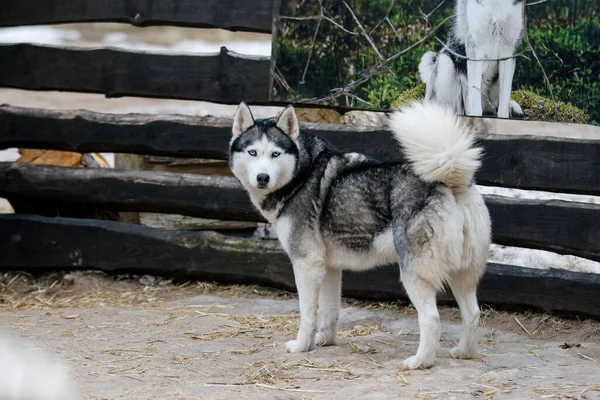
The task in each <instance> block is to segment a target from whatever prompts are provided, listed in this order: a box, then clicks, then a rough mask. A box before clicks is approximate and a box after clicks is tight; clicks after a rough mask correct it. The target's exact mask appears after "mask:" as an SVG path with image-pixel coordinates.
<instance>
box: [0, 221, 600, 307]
mask: <svg viewBox="0 0 600 400" xmlns="http://www.w3.org/2000/svg"><path fill="white" fill-rule="evenodd" d="M0 268H1V269H9V268H10V269H23V270H28V271H35V270H42V269H50V268H76V269H80V268H87V269H90V268H91V269H100V270H103V271H107V272H114V273H123V272H132V273H138V274H142V273H148V274H155V275H163V276H174V277H179V278H188V279H198V280H203V281H213V280H216V281H220V282H227V283H258V284H263V285H269V286H273V287H278V288H283V289H288V290H293V289H294V287H295V284H294V277H293V272H292V267H291V265H290V262H289V259H288V257H287V256H286V255H285V253H284V252H283V250H282V249H281V247H280V245H279V243H278V242H276V241H256V240H253V239H244V238H232V237H227V236H223V235H220V234H217V233H214V232H187V231H170V230H163V229H152V228H147V227H143V226H139V225H128V224H121V223H118V222H110V221H90V220H75V219H68V218H45V217H38V216H22V215H0ZM343 291H344V294H345V295H347V296H353V297H358V298H365V299H377V300H396V299H399V298H402V299H406V294H405V292H404V290H403V288H402V285H401V284H400V283H399V273H398V267H397V266H389V267H384V268H378V269H374V270H371V271H367V272H361V273H356V272H345V273H344V279H343ZM478 294H479V300H480V302H481V303H488V304H493V305H498V306H501V307H503V308H508V309H514V308H518V309H522V308H533V309H539V310H543V311H545V312H554V313H561V314H569V315H570V316H575V315H580V316H583V317H585V316H592V317H595V318H600V275H598V274H585V273H577V272H569V271H562V270H538V269H529V268H521V267H514V266H508V265H498V264H489V265H488V269H487V272H486V274H485V276H484V278H483V280H482V282H481V284H480V286H479V293H478ZM440 298H441V300H442V301H444V302H445V301H449V300H451V299H452V297H451V295H449V294H446V295H441V296H440Z"/></svg>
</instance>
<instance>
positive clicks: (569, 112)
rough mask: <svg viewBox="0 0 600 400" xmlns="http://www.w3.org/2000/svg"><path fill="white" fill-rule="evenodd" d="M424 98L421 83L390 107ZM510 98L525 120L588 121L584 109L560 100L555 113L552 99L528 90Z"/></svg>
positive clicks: (580, 122) (394, 107)
mask: <svg viewBox="0 0 600 400" xmlns="http://www.w3.org/2000/svg"><path fill="white" fill-rule="evenodd" d="M424 98H425V84H423V83H421V84H419V85H417V86H415V87H414V88H411V89H407V90H405V91H404V92H402V93H400V95H399V96H398V98H397V99H396V101H394V102H393V103H392V109H398V108H401V107H404V106H406V105H408V104H410V103H412V102H413V101H417V100H423V99H424ZM512 99H513V100H514V101H516V102H517V103H518V104H519V105H520V106H521V108H522V109H523V114H524V118H525V119H526V120H534V121H549V122H574V123H578V124H587V123H589V121H590V117H589V115H588V114H587V113H586V112H585V111H583V110H581V109H579V108H577V107H575V106H574V105H572V104H570V103H564V102H562V101H557V102H556V109H558V113H556V110H555V108H554V104H553V102H552V99H549V98H546V97H544V96H540V95H538V94H535V93H533V92H531V91H529V90H515V91H514V92H513V93H512Z"/></svg>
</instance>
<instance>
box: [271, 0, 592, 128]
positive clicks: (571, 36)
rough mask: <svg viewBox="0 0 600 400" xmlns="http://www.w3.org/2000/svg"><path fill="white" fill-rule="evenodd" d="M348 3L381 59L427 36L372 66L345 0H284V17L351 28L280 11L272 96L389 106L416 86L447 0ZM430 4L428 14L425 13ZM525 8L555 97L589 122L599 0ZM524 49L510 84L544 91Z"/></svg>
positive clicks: (447, 10) (374, 59)
mask: <svg viewBox="0 0 600 400" xmlns="http://www.w3.org/2000/svg"><path fill="white" fill-rule="evenodd" d="M346 2H347V3H348V5H349V6H350V8H351V10H352V11H353V12H354V15H355V17H356V19H358V20H359V21H360V24H361V26H362V28H364V30H365V32H367V33H368V34H369V36H370V37H371V38H372V39H373V42H374V43H375V46H376V47H377V49H378V50H379V52H380V55H381V57H382V58H383V59H388V58H389V57H391V56H393V55H395V54H397V53H398V52H400V51H402V50H404V49H406V48H408V47H409V46H411V45H412V44H413V43H415V42H417V41H418V40H420V39H422V38H423V37H425V36H426V35H427V34H428V33H429V37H428V39H427V40H425V41H424V42H423V43H421V44H420V45H418V46H416V47H415V48H413V49H412V50H410V51H408V52H406V53H405V54H403V55H401V56H400V57H398V58H397V59H395V60H393V61H391V62H389V63H387V67H388V68H389V72H386V73H382V74H378V73H373V70H374V67H376V66H378V65H381V64H382V60H381V58H380V56H379V55H378V54H377V53H376V51H375V50H374V49H373V48H372V46H371V45H370V44H369V43H368V41H367V40H366V39H365V37H364V35H363V34H362V32H363V31H362V29H361V27H359V26H358V24H357V23H356V21H355V17H354V16H353V15H352V13H351V12H350V11H349V10H348V8H347V7H346V6H345V5H344V3H343V1H341V0H282V8H281V15H282V16H288V17H298V18H300V19H302V18H306V17H311V16H312V17H314V16H318V15H320V14H321V11H323V15H324V16H325V17H327V18H330V19H331V20H332V21H334V22H335V23H336V24H338V25H339V26H342V27H344V29H346V30H348V31H350V32H353V34H350V33H348V32H346V31H345V30H344V29H342V28H340V27H339V26H336V25H334V24H333V23H332V22H330V21H325V20H322V21H318V20H316V19H314V18H313V19H303V20H293V19H286V18H285V17H283V18H281V19H280V20H279V22H278V30H277V34H276V40H275V43H274V44H275V53H274V54H275V57H274V62H275V71H276V73H278V74H279V75H280V77H281V78H282V81H285V82H286V83H287V85H281V84H280V83H278V82H277V80H276V81H275V84H274V92H275V98H277V99H280V100H285V101H295V102H301V101H310V102H316V101H321V102H322V103H324V104H331V105H340V106H349V107H363V108H376V109H389V108H390V107H392V104H394V102H395V101H396V100H397V99H398V98H399V97H402V94H404V95H405V94H406V93H411V92H406V91H407V90H409V89H415V90H416V91H415V92H413V93H418V92H419V91H420V90H422V89H419V87H421V86H422V83H421V81H420V78H419V76H418V71H417V69H418V64H419V61H420V59H421V56H422V55H423V53H424V52H425V51H427V50H436V51H439V49H440V48H441V45H440V44H439V43H438V42H437V41H436V40H435V38H434V37H436V36H437V37H438V38H440V39H441V40H442V41H444V42H445V41H446V38H447V33H448V29H449V28H450V21H449V20H448V21H446V23H445V24H444V25H443V26H441V27H440V28H439V29H438V30H437V31H436V32H435V33H434V34H432V32H431V29H432V27H435V26H437V25H438V24H440V23H441V22H442V21H444V20H445V19H446V18H447V17H448V16H450V15H452V11H453V7H454V1H452V0H446V1H445V2H443V3H442V5H441V6H440V7H439V8H437V9H436V7H438V5H439V4H440V0H395V1H394V2H393V7H392V8H391V12H390V13H389V14H388V11H389V10H390V5H391V4H392V2H391V0H346ZM530 2H535V0H530ZM321 5H322V6H323V7H322V8H321ZM434 10H435V11H434ZM432 11H434V12H432ZM428 13H431V15H430V16H429V18H428V19H426V18H425V15H426V14H428ZM386 15H388V16H389V23H388V21H386V20H385V17H386ZM527 17H528V34H529V37H530V40H531V43H532V45H533V47H534V49H535V51H536V53H537V55H538V56H539V58H540V62H541V64H542V65H543V67H544V70H545V71H546V73H547V75H548V78H549V80H550V82H551V85H552V90H553V93H554V96H555V98H556V100H558V101H562V102H566V103H569V102H570V103H572V104H573V105H575V106H577V107H579V108H581V109H582V110H584V111H585V112H587V113H588V114H589V117H590V121H592V122H593V123H596V124H598V123H600V1H599V0H550V1H547V2H545V3H540V4H536V5H531V6H528V7H527ZM317 27H318V29H317ZM392 27H393V28H392ZM524 46H525V44H522V48H524ZM526 56H527V57H528V58H529V59H527V58H525V57H520V58H519V59H518V60H517V69H516V72H515V79H514V82H513V89H515V90H518V89H526V90H528V91H531V92H532V93H534V94H538V95H543V96H547V97H549V96H550V92H549V90H548V87H547V85H546V84H545V82H544V78H543V74H542V72H541V69H540V66H539V64H538V62H537V61H536V60H535V58H534V57H533V56H532V54H531V53H526ZM366 78H369V79H366ZM357 81H358V82H357ZM353 83H354V84H353ZM342 88H347V89H346V93H348V94H349V95H347V96H346V95H341V96H338V97H336V98H332V97H328V96H330V95H332V94H333V93H336V92H338V93H339V92H340V89H342ZM541 116H543V117H544V118H545V117H546V116H547V115H546V114H543V115H541Z"/></svg>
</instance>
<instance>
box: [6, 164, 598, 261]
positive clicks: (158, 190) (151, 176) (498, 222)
mask: <svg viewBox="0 0 600 400" xmlns="http://www.w3.org/2000/svg"><path fill="white" fill-rule="evenodd" d="M0 197H5V198H8V199H9V200H13V201H14V202H15V204H18V203H22V204H26V203H27V202H37V203H40V202H41V203H69V204H84V205H95V206H98V207H100V208H107V209H112V210H118V211H137V212H139V211H147V212H161V213H177V214H183V215H189V216H195V217H202V218H212V219H223V220H233V221H263V219H262V217H261V216H260V215H259V214H258V213H257V212H256V211H255V209H254V207H253V206H252V205H251V203H250V201H249V199H248V195H247V194H246V192H245V191H244V189H243V188H242V187H241V185H240V184H239V183H238V181H237V180H236V179H235V178H232V177H216V176H202V175H196V174H176V173H168V172H151V171H130V170H114V169H86V168H67V167H55V166H47V165H36V164H28V163H0ZM486 202H487V204H488V207H489V209H490V214H491V216H492V220H493V230H494V242H495V243H498V244H505V245H511V246H519V247H530V248H536V249H542V250H550V251H555V252H557V253H562V254H573V255H577V256H581V257H586V258H590V259H593V260H600V230H599V229H598V228H597V227H598V226H600V205H598V204H584V203H573V202H565V201H543V200H542V201H541V200H522V199H511V198H506V197H499V196H487V197H486Z"/></svg>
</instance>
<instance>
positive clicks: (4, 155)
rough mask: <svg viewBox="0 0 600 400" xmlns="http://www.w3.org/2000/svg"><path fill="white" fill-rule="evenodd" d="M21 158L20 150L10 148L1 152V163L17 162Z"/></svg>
mask: <svg viewBox="0 0 600 400" xmlns="http://www.w3.org/2000/svg"><path fill="white" fill-rule="evenodd" d="M19 157H21V154H19V149H16V148H10V149H6V150H0V162H13V161H17V160H18V159H19Z"/></svg>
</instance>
